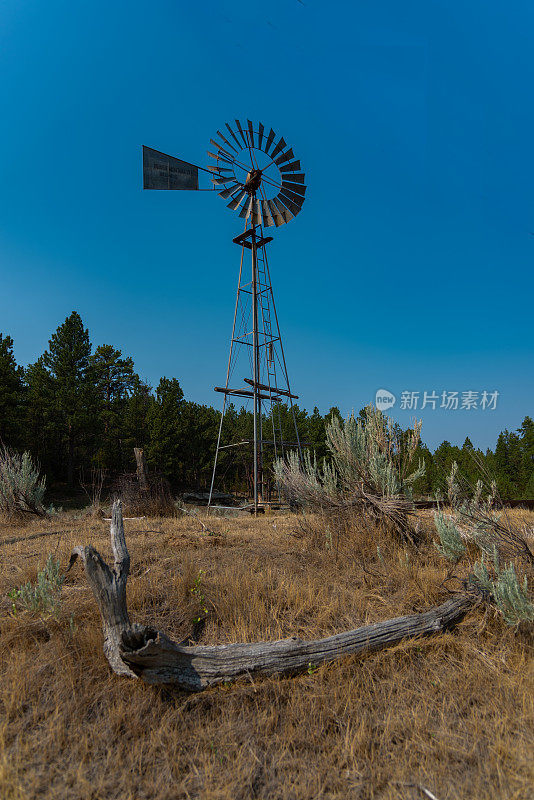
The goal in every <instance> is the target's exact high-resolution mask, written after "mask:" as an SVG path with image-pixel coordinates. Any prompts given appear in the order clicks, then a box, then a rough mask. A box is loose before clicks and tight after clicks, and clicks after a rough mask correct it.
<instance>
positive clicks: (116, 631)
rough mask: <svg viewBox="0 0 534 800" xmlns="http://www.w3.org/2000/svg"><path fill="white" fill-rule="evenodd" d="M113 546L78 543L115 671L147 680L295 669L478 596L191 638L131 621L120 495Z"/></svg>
mask: <svg viewBox="0 0 534 800" xmlns="http://www.w3.org/2000/svg"><path fill="white" fill-rule="evenodd" d="M111 546H112V549H113V554H114V558H115V563H114V567H113V569H111V568H110V567H108V565H107V564H106V563H105V561H104V560H103V559H102V557H101V556H100V554H99V553H98V552H97V551H96V550H95V549H94V548H93V547H76V548H75V549H74V550H73V552H72V555H71V559H70V564H69V567H68V569H70V568H71V566H72V565H73V563H74V562H75V560H76V558H77V557H80V558H81V559H82V561H83V563H84V566H85V571H86V575H87V579H88V581H89V584H90V586H91V589H92V591H93V594H94V596H95V598H96V601H97V603H98V607H99V609H100V613H101V616H102V624H103V630H104V653H105V655H106V657H107V659H108V661H109V663H110V665H111V667H112V669H113V671H114V672H115V673H117V674H118V675H126V676H129V677H140V678H142V679H143V680H144V681H146V682H147V683H153V684H157V683H160V684H170V683H172V684H176V685H178V686H180V687H181V688H183V689H185V690H187V691H201V690H202V689H206V688H207V687H209V686H214V685H216V684H219V683H227V682H229V681H233V680H236V679H237V678H240V677H243V676H251V675H254V676H257V675H274V674H294V673H297V672H301V671H303V670H307V669H310V668H313V667H315V666H318V665H319V664H323V663H325V662H330V661H334V660H336V659H338V658H341V657H342V656H345V655H350V654H355V653H364V652H370V651H373V650H381V649H383V648H385V647H389V646H390V645H393V644H397V643H398V642H400V641H402V640H404V639H409V638H414V637H423V636H430V635H432V634H436V633H440V632H442V631H446V630H449V629H450V628H452V627H454V626H455V625H456V624H457V623H458V622H460V621H461V620H462V619H463V617H464V616H465V614H466V613H467V612H468V611H469V610H470V609H471V608H473V606H474V605H476V603H477V602H478V599H477V597H475V596H473V595H469V594H459V595H456V596H454V597H452V598H450V599H449V600H447V601H446V602H445V603H442V604H441V605H440V606H436V607H435V608H432V609H430V610H429V611H425V612H424V613H421V614H409V615H407V616H403V617H396V618H395V619H389V620H386V621H384V622H376V623H373V624H371V625H365V626H363V627H361V628H356V629H355V630H352V631H345V632H344V633H338V634H335V635H334V636H327V637H326V638H323V639H314V640H311V641H304V640H301V639H296V638H291V639H281V640H278V641H268V642H257V643H254V644H247V643H236V644H228V645H212V646H210V645H195V646H186V645H183V644H179V643H177V642H173V641H172V640H171V639H169V638H168V637H167V636H166V635H165V634H164V633H162V632H161V631H158V630H156V629H155V628H151V627H149V626H145V625H138V624H132V623H131V622H130V619H129V616H128V611H127V607H126V582H127V580H128V573H129V569H130V556H129V554H128V550H127V547H126V540H125V536H124V525H123V520H122V510H121V504H120V501H115V503H114V504H113V513H112V522H111Z"/></svg>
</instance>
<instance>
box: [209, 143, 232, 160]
mask: <svg viewBox="0 0 534 800" xmlns="http://www.w3.org/2000/svg"><path fill="white" fill-rule="evenodd" d="M210 144H214V145H215V147H216V148H217V150H218V151H219V153H222V154H223V155H225V156H228V158H234V156H233V155H232V154H231V153H229V152H228V150H226V149H225V147H224V145H222V144H221V143H220V142H216V141H215V139H210Z"/></svg>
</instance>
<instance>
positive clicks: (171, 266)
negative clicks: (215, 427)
mask: <svg viewBox="0 0 534 800" xmlns="http://www.w3.org/2000/svg"><path fill="white" fill-rule="evenodd" d="M533 53H534V6H533V4H532V3H531V2H527V0H525V1H524V2H517V1H516V0H512V1H511V2H508V3H502V2H496V0H462V1H461V2H460V0H456V1H454V0H453V2H451V0H443V1H442V2H433V1H432V0H421V1H420V2H412V1H411V0H407V2H403V3H399V2H398V0H388V1H387V2H385V1H382V0H372V1H371V0H368V1H366V2H362V1H361V0H352V2H330V3H326V2H319V0H302V1H301V0H273V2H271V3H258V2H250V0H249V2H247V3H245V2H242V0H232V2H229V0H228V1H224V2H203V3H191V2H187V3H186V2H178V1H177V0H173V1H172V2H171V1H170V0H166V1H160V0H153V1H152V2H151V3H146V2H136V1H135V0H129V2H122V0H114V1H113V2H111V3H110V2H101V0H91V2H82V3H80V2H72V0H70V1H69V2H66V1H65V2H59V1H58V0H47V2H44V1H43V0H41V2H37V1H36V0H34V2H25V1H24V0H0V69H1V75H2V79H1V81H0V104H1V108H2V125H1V126H0V145H1V146H0V153H1V159H0V163H1V170H0V179H1V180H0V270H1V277H2V280H1V294H0V331H2V332H3V333H7V334H10V335H12V336H13V338H14V340H15V353H16V356H17V359H18V360H19V362H20V363H22V364H27V363H29V362H31V361H33V360H35V359H36V358H37V357H38V356H39V355H40V354H41V353H42V352H43V350H44V349H45V348H46V345H47V340H48V338H49V336H50V334H51V333H52V332H53V331H54V330H55V328H56V327H57V325H58V324H59V323H61V322H62V321H63V320H64V319H65V317H66V316H67V315H68V314H69V313H70V312H71V311H72V310H73V309H76V310H78V311H79V312H80V314H81V315H82V317H83V319H84V322H85V323H86V325H88V326H89V329H90V332H91V337H92V340H93V342H94V343H95V344H100V343H110V344H113V345H115V346H116V347H118V348H120V349H122V350H123V352H124V353H125V354H128V355H132V356H133V357H134V360H135V364H136V368H137V370H138V372H139V374H140V375H141V376H142V377H143V378H145V379H147V380H148V381H150V382H151V383H155V382H157V380H158V378H159V377H160V376H161V375H167V376H176V377H177V378H178V379H179V380H180V382H181V383H182V386H183V388H184V391H185V393H186V396H187V397H188V398H189V399H192V400H195V401H198V402H206V403H211V404H217V403H219V400H220V397H219V396H218V395H215V394H214V393H213V391H212V387H213V386H214V385H216V384H220V383H221V381H222V380H224V370H225V362H226V358H227V341H228V338H229V334H230V325H231V316H232V310H233V303H234V298H235V294H234V293H235V282H236V275H237V261H236V256H237V255H238V251H237V248H236V247H235V245H233V244H232V243H231V238H232V236H234V235H236V234H237V233H239V232H240V230H241V221H240V220H239V221H238V219H237V216H236V215H234V214H233V213H232V212H230V211H229V210H228V209H226V207H225V204H224V203H223V201H222V200H221V199H220V198H219V197H218V196H217V195H216V194H211V193H207V192H198V193H194V192H187V193H186V192H143V191H142V189H141V145H142V144H148V145H150V146H151V147H154V148H156V149H159V150H163V151H165V152H169V153H172V154H175V155H177V156H180V157H182V158H184V159H186V160H190V161H193V162H195V163H199V164H205V163H206V160H207V157H206V149H207V147H208V146H209V139H210V136H212V135H213V134H214V133H215V131H216V129H217V128H219V127H220V126H221V125H222V124H223V123H224V122H225V121H226V120H231V119H234V118H235V117H240V118H247V117H249V118H250V119H253V120H256V119H260V120H262V121H263V123H264V124H265V125H269V126H271V125H272V126H273V127H274V129H275V130H276V131H277V132H279V133H280V134H283V136H284V137H285V139H286V141H287V142H289V143H290V144H291V145H292V146H293V148H294V150H295V152H296V154H297V155H298V156H299V157H300V159H301V161H302V164H303V167H304V169H305V170H306V173H307V176H308V185H309V189H308V196H307V200H306V203H305V205H304V208H303V211H302V213H301V215H300V216H299V218H298V219H297V220H295V221H293V222H291V223H290V224H288V225H286V226H284V227H283V228H280V229H278V230H277V231H276V232H275V237H276V240H275V242H274V243H273V244H272V245H271V253H270V258H271V271H272V277H273V282H274V285H275V291H276V295H277V300H278V305H279V316H280V321H281V325H282V331H283V334H284V336H285V343H286V352H287V357H288V362H289V369H290V374H291V376H292V382H293V386H294V388H295V390H296V391H297V392H298V393H299V394H300V396H301V398H302V403H303V405H304V406H305V407H307V408H308V409H310V410H311V409H312V408H313V406H314V405H318V406H319V408H320V410H321V411H322V412H323V413H325V412H326V411H327V410H328V408H329V407H330V406H332V405H338V406H339V407H340V408H341V410H342V412H343V413H348V412H349V411H350V410H351V409H353V408H354V409H355V410H356V411H357V410H359V409H360V408H361V407H362V406H363V405H365V404H366V403H367V402H370V401H372V400H374V397H375V392H376V390H377V389H379V388H385V389H388V390H390V391H392V392H393V393H394V394H395V395H396V396H397V397H400V394H401V392H402V391H403V390H408V391H419V392H421V393H422V392H423V391H425V390H426V391H431V390H435V391H437V392H438V393H440V392H441V391H443V390H446V391H453V390H457V391H460V392H462V391H469V390H473V391H479V392H481V391H483V390H488V391H494V390H497V391H499V393H500V396H499V400H498V404H497V409H496V410H495V411H488V410H486V411H484V412H483V411H481V410H471V411H465V410H464V411H460V410H457V411H439V410H435V411H432V410H429V409H425V410H424V411H422V412H421V414H420V415H419V416H421V417H422V419H423V438H424V439H425V440H426V441H427V442H428V443H429V444H430V445H431V446H435V445H436V444H438V443H439V442H440V441H442V440H443V439H444V438H447V439H449V440H450V441H452V442H453V443H459V444H461V443H462V442H463V440H464V438H465V436H466V435H469V436H470V437H471V439H472V440H473V442H474V443H475V444H476V445H479V446H482V447H486V446H493V445H494V443H495V439H496V436H497V434H498V432H499V431H500V430H501V429H503V428H504V427H508V428H511V429H513V428H515V427H517V426H518V425H519V424H520V422H521V420H522V418H523V417H524V416H525V415H526V414H529V415H534V407H533V406H534V403H533V397H534V371H533V369H532V366H533V364H532V356H533V353H532V350H533V347H532V345H533V333H532V328H533V315H532V305H533V296H534V294H533V289H534V279H533V265H534V237H532V236H529V231H534V181H533V152H534V147H533V141H534V135H533V127H534V126H533V123H534V104H533V102H532V91H533V87H534V55H533ZM398 405H399V403H398V402H397V406H396V407H395V408H394V409H393V410H392V411H391V412H390V413H392V415H393V416H394V417H396V418H397V419H398V420H399V421H400V422H401V423H403V424H405V423H407V422H408V421H409V419H410V418H411V417H412V416H413V411H402V410H400V409H399V408H398Z"/></svg>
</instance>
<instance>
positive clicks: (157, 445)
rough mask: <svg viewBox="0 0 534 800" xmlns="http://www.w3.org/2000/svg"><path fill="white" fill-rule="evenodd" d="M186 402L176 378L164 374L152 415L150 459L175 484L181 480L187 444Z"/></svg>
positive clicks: (150, 418)
mask: <svg viewBox="0 0 534 800" xmlns="http://www.w3.org/2000/svg"><path fill="white" fill-rule="evenodd" d="M183 402H184V393H183V391H182V388H181V386H180V384H179V382H178V381H177V380H176V378H161V380H160V382H159V384H158V388H157V389H156V401H155V403H153V404H152V405H151V407H150V409H149V416H148V427H149V431H150V445H149V448H148V460H149V463H150V465H151V466H152V468H153V469H155V470H156V471H157V472H162V473H163V474H164V475H165V477H166V478H167V479H168V480H169V481H170V482H171V484H172V485H174V486H176V485H178V483H179V482H180V479H181V468H182V464H183V450H184V444H183V441H181V440H180V423H181V414H182V404H183Z"/></svg>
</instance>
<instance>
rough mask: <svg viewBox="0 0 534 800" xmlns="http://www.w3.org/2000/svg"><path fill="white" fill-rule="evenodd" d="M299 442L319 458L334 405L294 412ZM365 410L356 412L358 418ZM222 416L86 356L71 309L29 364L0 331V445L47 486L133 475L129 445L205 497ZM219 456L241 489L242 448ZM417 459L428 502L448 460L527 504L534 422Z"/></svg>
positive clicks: (98, 351)
mask: <svg viewBox="0 0 534 800" xmlns="http://www.w3.org/2000/svg"><path fill="white" fill-rule="evenodd" d="M294 410H295V414H296V421H297V428H298V431H299V436H300V438H301V440H302V441H303V442H304V443H305V444H306V446H307V447H309V448H310V450H313V451H314V452H315V454H316V456H317V458H318V459H321V458H322V457H323V456H325V455H326V444H325V428H326V423H327V421H328V420H329V419H330V418H331V417H332V415H338V416H341V415H340V412H339V409H338V408H336V407H334V408H331V409H330V411H329V412H328V414H326V415H324V416H322V415H321V414H320V412H319V410H318V409H317V408H314V410H313V412H312V413H311V414H310V413H308V412H307V411H306V410H305V409H301V408H299V407H298V406H295V407H294ZM277 413H278V414H279V416H280V420H281V427H282V433H283V437H284V439H286V440H287V441H293V440H294V438H295V437H294V429H293V421H292V416H291V411H290V409H288V408H287V406H285V405H283V404H281V405H280V406H279V407H278V408H277ZM361 413H363V412H361ZM219 422H220V412H219V411H218V410H216V409H214V408H213V407H211V406H207V405H202V404H199V403H195V402H192V401H190V400H186V399H185V397H184V393H183V391H182V388H181V386H180V383H179V381H178V380H177V378H175V377H172V378H167V377H162V378H161V379H160V381H159V383H158V385H157V386H156V387H155V388H153V387H151V386H149V385H148V384H147V383H146V382H144V381H143V380H141V378H140V377H139V375H138V374H137V373H136V372H135V368H134V362H133V359H132V358H131V357H129V356H128V357H125V356H123V354H122V353H121V351H120V350H118V349H116V348H115V347H113V346H112V345H110V344H102V345H99V346H97V347H96V348H95V349H93V346H92V343H91V340H90V336H89V330H88V329H87V328H86V327H85V326H84V324H83V321H82V319H81V317H80V315H79V314H78V313H77V312H76V311H73V312H72V314H70V315H69V316H68V317H67V318H66V320H65V322H64V323H63V324H61V325H60V326H59V327H58V328H57V330H56V331H55V333H53V334H52V336H51V337H50V339H49V342H48V348H47V349H46V350H45V352H44V353H43V354H42V355H41V356H40V357H39V358H38V359H37V361H36V362H35V363H34V364H30V365H29V366H28V367H26V368H23V367H22V366H20V365H18V364H17V363H16V360H15V357H14V354H13V340H12V338H11V337H10V336H9V335H7V334H2V333H0V441H1V442H2V443H3V444H5V445H7V446H10V447H13V448H15V449H17V450H29V452H30V453H31V454H32V456H33V457H34V458H35V459H37V461H38V462H39V464H40V465H41V468H42V471H43V472H44V473H45V474H46V475H47V479H48V484H49V486H51V487H52V488H53V487H54V486H59V485H61V484H64V485H66V486H68V487H71V488H74V487H77V486H79V485H80V483H81V482H82V481H83V476H84V474H85V475H87V474H88V473H89V472H90V471H91V469H92V468H95V467H96V468H99V469H102V470H105V472H106V474H107V475H108V476H109V478H110V479H111V478H113V476H117V475H120V474H122V473H128V472H133V471H134V470H135V460H134V455H133V448H134V447H141V448H143V450H144V451H145V455H146V458H147V462H148V465H149V467H150V468H151V470H153V471H154V472H157V473H159V474H161V475H163V476H164V477H165V478H167V480H168V481H169V483H170V485H171V487H172V488H173V490H175V491H177V490H184V489H188V490H191V489H195V490H205V489H206V488H207V487H208V486H209V482H210V479H211V470H212V466H213V459H214V455H215V445H216V441H217V434H218V427H219ZM252 431H253V419H252V412H250V411H247V410H246V409H244V408H236V407H235V406H234V405H232V404H230V405H229V406H228V407H227V413H226V414H225V418H224V423H223V434H222V435H223V438H224V440H225V441H227V442H230V441H243V440H248V439H251V438H252ZM233 451H234V452H229V451H223V453H222V456H221V462H220V477H219V478H218V488H219V489H224V490H226V491H236V490H237V491H239V490H240V491H246V490H247V489H248V487H249V483H250V479H251V476H250V474H249V472H250V464H249V458H248V457H247V456H246V454H245V453H243V451H240V450H239V449H238V448H233ZM416 456H418V457H422V458H424V460H425V463H426V474H425V476H424V477H422V478H421V479H419V481H418V483H417V485H416V486H415V487H414V488H415V490H416V492H417V493H418V494H423V495H433V494H435V493H436V492H437V491H441V492H443V490H444V489H445V476H446V475H448V474H449V472H450V467H451V465H452V463H453V462H454V461H456V462H458V464H459V466H460V470H461V471H462V472H463V474H464V475H465V476H466V477H467V479H468V480H469V481H471V482H472V483H474V482H476V480H477V478H478V477H479V476H480V474H481V472H484V473H485V474H486V475H487V476H491V477H494V478H495V479H496V481H497V485H498V489H499V492H500V493H501V495H502V497H503V498H504V499H513V498H534V422H533V421H532V419H531V418H530V417H525V419H524V420H523V422H522V424H521V426H520V428H519V429H518V430H516V431H508V430H505V431H503V432H502V433H501V434H499V437H498V439H497V443H496V446H495V449H494V450H491V449H488V450H486V451H485V452H482V451H481V450H477V449H475V448H474V447H473V445H472V443H471V441H470V440H469V439H466V440H465V442H464V444H463V447H461V448H460V447H456V446H454V445H451V444H450V442H447V441H445V442H443V443H442V444H440V445H439V447H437V448H436V450H435V451H434V452H433V453H432V452H431V451H430V450H429V449H428V447H426V446H425V445H424V444H423V443H422V442H421V443H420V445H419V447H418V450H417V453H416Z"/></svg>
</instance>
